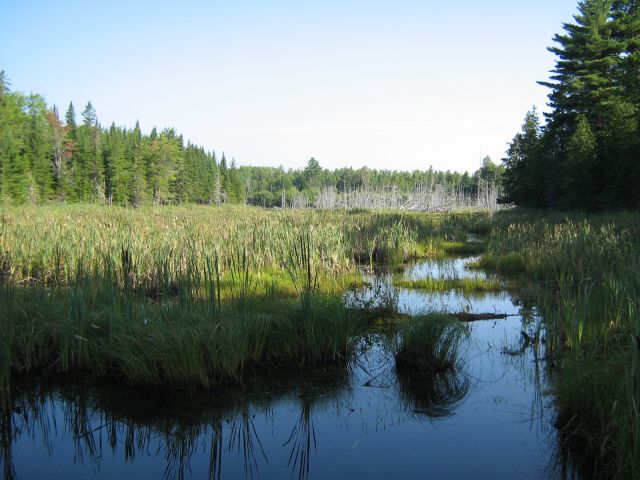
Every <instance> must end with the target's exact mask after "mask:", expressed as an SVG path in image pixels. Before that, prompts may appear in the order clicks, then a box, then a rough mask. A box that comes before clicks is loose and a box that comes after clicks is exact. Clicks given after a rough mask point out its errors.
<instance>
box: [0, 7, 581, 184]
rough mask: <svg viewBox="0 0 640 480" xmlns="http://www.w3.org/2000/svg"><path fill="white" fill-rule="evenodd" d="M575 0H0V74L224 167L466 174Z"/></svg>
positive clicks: (517, 106)
mask: <svg viewBox="0 0 640 480" xmlns="http://www.w3.org/2000/svg"><path fill="white" fill-rule="evenodd" d="M576 11H577V0H536V1H531V0H503V1H497V0H485V1H478V0H458V1H455V2H443V1H431V0H421V1H418V0H341V1H338V0H315V1H311V0H261V1H259V0H235V1H221V0H210V1H197V0H181V1H180V2H177V1H171V2H166V1H162V0H155V1H146V0H141V1H137V0H129V1H126V2H125V1H120V0H112V1H105V0H103V1H86V0H84V1H64V0H60V1H56V2H52V1H31V0H0V70H4V71H5V73H6V75H7V77H8V78H9V80H10V82H11V88H12V89H13V90H17V91H22V92H24V93H30V92H34V93H39V94H42V95H44V97H45V98H46V100H47V102H48V103H49V104H50V105H52V104H56V105H58V107H59V110H60V111H61V113H62V114H63V113H64V112H65V111H66V108H67V106H68V104H69V102H70V101H73V103H74V106H75V109H76V112H77V113H78V116H79V113H80V112H81V111H82V110H83V108H84V106H85V105H86V103H87V102H88V101H89V100H90V101H91V102H92V104H93V106H94V107H95V109H96V111H97V115H98V119H99V121H100V123H101V124H102V125H103V126H108V125H110V124H111V123H112V122H114V123H115V124H116V125H122V126H126V127H129V128H131V127H133V126H134V125H135V122H136V121H139V122H140V126H141V128H142V130H143V132H149V131H150V130H151V129H152V128H153V127H154V126H156V127H158V129H162V128H165V127H173V128H175V129H176V130H177V131H178V132H179V133H181V134H183V135H184V138H185V139H188V140H190V141H191V142H193V143H195V144H198V145H201V146H203V147H205V148H206V149H207V150H215V152H216V153H217V154H218V155H220V154H221V153H222V152H225V154H226V156H227V157H228V158H235V160H236V162H237V163H238V164H239V165H266V166H279V165H283V166H284V167H285V168H300V167H303V166H304V165H305V164H306V163H307V161H308V160H309V158H311V157H314V158H316V159H317V160H318V161H319V162H320V165H321V166H322V167H324V168H332V169H333V168H340V167H353V168H360V167H362V166H365V165H366V166H368V167H369V168H376V169H390V170H415V169H422V170H423V169H428V168H429V167H430V166H432V167H433V168H434V169H436V170H452V171H453V170H455V171H460V172H462V171H474V170H476V169H477V168H478V167H479V166H480V165H481V160H482V158H483V157H484V156H485V155H489V156H490V157H491V158H492V159H493V160H494V161H498V160H499V159H500V158H502V157H503V156H504V153H505V150H506V148H507V147H508V142H509V141H510V140H511V139H512V138H513V136H514V135H515V134H516V133H517V132H518V130H519V129H520V125H521V124H522V120H523V118H524V115H525V113H526V112H527V110H529V109H530V108H531V107H532V106H536V107H537V108H538V109H539V110H543V111H544V110H545V108H546V102H547V98H546V96H547V93H548V92H547V89H546V88H545V87H542V86H540V85H538V84H537V83H536V81H538V80H545V79H547V78H548V75H549V71H550V70H551V69H552V68H553V66H554V63H555V57H554V55H553V54H552V53H550V52H548V51H547V47H548V46H550V45H552V37H553V35H554V34H556V33H560V32H561V31H562V24H563V22H570V21H572V17H573V15H574V14H575V13H576Z"/></svg>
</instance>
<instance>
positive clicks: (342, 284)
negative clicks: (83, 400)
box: [0, 205, 460, 392]
mask: <svg viewBox="0 0 640 480" xmlns="http://www.w3.org/2000/svg"><path fill="white" fill-rule="evenodd" d="M451 218H453V217H451ZM0 219H1V222H0V232H1V235H0V293H1V295H0V358H2V360H3V361H2V365H1V366H0V386H1V388H2V391H3V392H7V391H8V390H10V386H11V382H12V378H15V377H16V376H20V375H26V374H30V373H33V372H43V373H57V374H71V373H74V372H86V373H88V374H90V375H94V376H99V377H107V378H117V379H123V380H125V381H127V382H129V383H131V384H139V385H145V386H153V387H160V388H199V387H204V388H207V387H211V386H212V385H214V384H217V383H221V382H227V381H238V380H240V379H241V378H243V377H244V376H245V375H246V374H247V373H248V372H251V371H255V370H257V369H262V368H278V367H288V366H302V365H318V364H323V363H335V362H338V363H341V362H345V361H346V360H347V358H348V356H349V353H350V349H351V348H352V342H353V338H354V335H355V334H356V332H358V330H359V328H360V323H361V321H362V318H363V315H361V314H360V313H359V312H357V311H356V310H354V309H353V308H351V307H350V308H346V307H345V306H344V305H343V301H342V297H343V294H344V292H345V291H346V290H347V286H348V285H349V284H353V283H354V281H357V280H358V279H359V273H358V271H357V268H356V267H357V263H358V262H359V261H360V260H364V261H366V262H367V263H369V262H371V263H378V262H383V263H390V264H399V263H401V262H403V261H404V260H406V259H408V258H411V257H412V256H414V255H415V252H417V251H420V252H430V253H434V254H435V253H437V252H439V251H442V249H441V246H442V245H443V242H444V241H446V240H451V239H452V238H454V237H455V236H460V234H459V232H457V230H456V229H455V227H454V225H453V223H452V221H451V219H450V218H449V217H447V220H446V221H443V218H442V217H439V216H432V215H420V214H409V213H397V212H378V213H372V212H366V211H361V212H345V211H263V210H260V209H256V208H233V207H229V208H220V209H217V208H210V207H193V206H191V207H189V208H183V207H166V208H151V207H149V208H143V209H134V210H132V209H124V208H118V207H113V208H112V207H104V206H103V207H100V206H95V205H94V206H86V205H66V206H60V205H58V206H49V207H20V208H14V207H2V212H0ZM365 248H366V251H367V254H366V255H365V256H364V258H363V256H362V255H361V252H362V251H363V250H364V249H365Z"/></svg>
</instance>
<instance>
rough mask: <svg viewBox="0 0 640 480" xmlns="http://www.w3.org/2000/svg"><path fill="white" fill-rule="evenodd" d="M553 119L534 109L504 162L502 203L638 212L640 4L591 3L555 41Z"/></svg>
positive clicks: (623, 0) (631, 0) (620, 0)
mask: <svg viewBox="0 0 640 480" xmlns="http://www.w3.org/2000/svg"><path fill="white" fill-rule="evenodd" d="M553 40H554V46H552V47H550V48H549V50H550V51H551V52H553V53H554V54H555V55H556V56H557V60H556V65H555V68H554V70H553V71H552V76H551V79H550V81H548V82H539V83H540V84H542V85H544V86H546V87H548V88H549V89H550V93H549V107H550V112H549V113H546V114H545V115H544V121H541V118H540V115H539V114H538V112H537V111H536V110H535V109H533V110H531V111H530V112H528V113H527V115H526V116H525V119H524V122H523V125H522V129H521V131H520V132H519V133H518V134H517V135H516V136H515V137H514V138H513V140H512V142H511V144H510V146H509V149H508V151H507V156H506V158H505V159H504V160H503V163H504V166H505V174H504V178H503V184H504V194H503V197H502V198H501V201H503V202H505V203H514V204H518V205H524V206H532V207H556V208H581V209H594V210H595V209H612V208H634V207H638V206H639V205H640V129H639V128H638V127H639V122H640V1H638V0H616V1H612V0H585V1H581V2H579V4H578V14H577V15H575V17H574V22H573V23H566V24H564V33H562V34H557V35H556V36H555V37H554V39H553Z"/></svg>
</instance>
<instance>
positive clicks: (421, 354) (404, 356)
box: [393, 314, 469, 375]
mask: <svg viewBox="0 0 640 480" xmlns="http://www.w3.org/2000/svg"><path fill="white" fill-rule="evenodd" d="M468 337H469V329H468V327H467V326H466V325H465V324H463V323H462V322H459V321H458V320H456V319H455V318H453V317H449V316H447V315H444V314H430V315H426V316H422V317H412V318H409V319H407V320H406V324H405V325H403V326H402V327H401V328H400V331H399V333H398V337H397V340H396V342H397V343H396V344H395V345H394V347H393V350H394V355H395V358H396V367H397V368H398V369H404V370H406V369H418V370H421V371H423V372H428V373H430V374H432V375H436V374H438V373H441V372H446V371H448V370H452V369H456V368H458V367H459V363H460V358H459V353H460V348H461V346H462V342H463V341H464V340H466V339H468Z"/></svg>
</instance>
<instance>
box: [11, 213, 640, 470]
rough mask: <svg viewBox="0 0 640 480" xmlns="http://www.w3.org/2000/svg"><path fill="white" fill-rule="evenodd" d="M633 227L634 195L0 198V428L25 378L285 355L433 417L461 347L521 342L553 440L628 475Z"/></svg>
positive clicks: (216, 374)
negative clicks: (484, 206)
mask: <svg viewBox="0 0 640 480" xmlns="http://www.w3.org/2000/svg"><path fill="white" fill-rule="evenodd" d="M638 229H639V222H638V216H637V215H636V214H617V215H590V216H584V215H572V216H567V215H559V214H549V215H546V216H542V215H540V214H539V213H535V212H520V211H515V212H502V213H499V214H495V215H489V214H482V213H474V214H473V213H460V214H448V215H428V214H407V213H393V212H377V213H372V212H367V211H362V210H358V211H311V210H308V211H302V210H299V211H264V210H259V209H252V208H222V209H210V208H207V207H198V208H189V209H187V208H162V209H154V208H148V209H144V208H143V209H137V210H127V209H120V208H106V207H97V206H89V207H87V206H56V207H40V208H36V207H33V208H26V207H23V208H20V209H18V208H5V209H3V211H2V226H1V235H0V265H1V272H0V316H1V323H0V329H1V335H0V339H1V340H0V342H1V345H0V349H1V350H0V355H1V356H2V362H1V367H0V369H1V370H0V379H1V381H2V406H3V412H4V420H3V422H4V424H3V425H4V427H3V428H5V427H6V428H9V427H8V426H11V425H14V427H15V422H16V421H18V420H16V415H17V413H16V412H22V411H25V408H24V407H23V406H22V405H21V404H20V403H19V402H21V401H22V400H20V399H21V398H24V395H25V390H24V389H25V388H26V387H24V385H25V384H29V383H30V382H31V383H32V384H33V382H35V384H36V385H38V384H42V385H44V384H45V383H46V384H48V385H53V386H52V387H51V388H53V389H54V390H55V389H56V388H58V387H57V386H56V385H57V384H59V383H60V382H61V381H62V380H63V379H64V380H65V382H67V383H68V382H70V381H71V382H80V384H82V385H85V386H86V387H83V388H87V389H90V388H93V386H95V385H98V384H103V385H104V384H106V385H113V384H114V383H115V384H118V385H126V386H127V388H134V389H135V390H134V391H137V389H139V388H144V389H149V388H151V389H152V393H148V394H145V395H153V396H155V397H156V398H161V396H163V395H167V394H171V395H174V394H180V395H182V394H187V395H190V396H195V397H201V396H203V395H204V397H202V398H209V396H210V395H211V393H212V392H232V391H237V389H238V388H244V387H238V386H237V385H247V384H250V383H252V382H254V381H257V380H259V379H261V378H276V377H277V378H280V377H283V378H284V377H287V376H290V375H292V372H294V371H296V372H305V371H306V372H312V371H334V372H335V371H342V372H343V373H342V374H340V377H341V378H344V379H345V380H344V382H343V385H345V388H346V390H347V391H349V390H350V389H352V388H355V387H354V383H353V382H354V380H353V379H354V378H356V377H357V378H359V380H358V382H360V383H359V384H360V385H362V386H363V387H364V390H362V389H360V390H359V391H361V393H362V392H364V393H362V395H365V393H366V392H367V391H368V390H367V389H370V388H376V389H382V390H383V391H384V389H386V388H389V387H390V386H395V387H394V388H395V390H394V392H396V393H395V394H394V395H395V396H394V397H393V398H394V399H395V400H393V401H392V404H393V402H401V404H402V405H404V406H403V408H404V409H406V411H407V412H409V413H410V414H411V417H412V418H414V420H418V419H420V418H422V417H425V418H428V419H429V422H433V421H436V420H437V419H443V420H442V421H445V420H444V419H445V418H446V419H448V418H450V417H451V415H453V414H454V413H456V415H458V414H459V413H460V412H461V411H463V410H464V402H463V400H464V399H465V398H473V396H474V395H475V394H477V392H476V393H474V391H475V390H478V389H480V390H482V388H480V387H479V386H478V385H479V384H478V383H477V381H474V380H473V379H474V378H475V379H477V378H483V375H486V371H493V369H494V368H495V367H493V366H492V367H483V368H484V369H487V370H484V369H482V370H480V371H475V370H474V369H477V368H478V365H483V364H484V363H483V362H487V361H488V362H491V363H492V364H493V363H495V362H496V361H497V360H496V358H498V359H500V360H499V363H500V364H501V365H502V367H501V368H504V369H507V370H505V371H509V372H512V371H513V372H524V371H527V372H528V371H529V368H528V367H525V366H524V363H522V362H521V363H517V362H518V361H519V360H518V359H522V358H530V359H531V361H532V365H535V369H534V371H533V372H532V373H527V382H532V383H531V384H532V385H533V387H532V388H531V390H532V391H533V392H538V393H536V394H535V395H534V397H533V399H531V400H527V401H528V402H531V405H533V407H531V406H530V407H527V408H525V409H524V410H530V411H531V412H533V411H539V412H542V413H536V414H535V418H540V419H544V421H545V422H546V425H550V424H551V423H554V422H555V424H556V425H557V427H558V428H559V432H560V436H559V437H558V439H557V440H554V441H557V443H558V444H559V445H560V446H561V447H562V448H560V449H559V450H558V458H560V459H563V461H565V462H568V464H569V465H570V466H571V467H570V468H573V466H574V465H575V466H577V467H579V468H578V469H579V470H580V474H581V475H584V476H588V475H587V473H588V472H589V471H590V470H591V469H594V468H595V471H596V475H597V476H611V477H616V478H633V477H634V476H636V475H637V474H638V470H637V469H638V466H637V462H636V460H635V459H636V458H638V455H639V451H638V440H639V439H638V431H639V428H640V425H639V423H638V409H637V402H638V394H639V390H640V387H639V385H638V377H637V369H638V358H639V357H638V355H639V353H640V349H639V347H638V338H639V335H640V327H639V324H638V315H637V311H638V310H637V308H638V306H637V299H638V298H640V295H639V294H640V290H639V289H640V285H639V284H638V278H640V276H639V275H638V272H640V265H638V258H639V256H638V251H640V250H639V247H640V245H638V238H640V235H639V233H640V232H638ZM478 236H479V237H480V241H479V240H478ZM452 252H455V253H456V254H461V253H465V254H467V255H470V254H472V255H476V256H473V257H456V256H453V257H452ZM480 252H484V253H482V254H481V255H480V256H478V255H479V253H480ZM417 260H418V262H417V263H416V261H417ZM507 286H508V287H509V292H510V293H507V291H505V289H506V288H507ZM465 315H466V316H465ZM467 317H468V318H469V319H481V318H494V319H503V320H488V321H480V322H477V324H476V322H473V323H471V324H466V323H462V322H460V321H458V320H456V318H458V319H467ZM507 317H508V318H507ZM492 329H493V330H492ZM500 329H505V330H504V332H503V331H502V330H500ZM507 329H508V333H506V332H507ZM483 332H484V333H483ZM497 332H503V333H497ZM485 334H486V335H489V337H487V338H488V340H480V339H481V338H483V337H482V336H483V335H485ZM367 338H368V339H370V340H366V339H367ZM371 339H373V340H371ZM483 342H485V343H483ZM487 344H488V345H489V348H488V349H487ZM471 352H475V353H473V355H472V354H471ZM496 356H497V357H496ZM485 357H486V358H487V360H482V361H481V360H479V359H481V358H485ZM489 359H491V360H489ZM523 362H524V360H523ZM545 365H546V367H545ZM510 369H513V370H510ZM354 372H356V373H355V374H354ZM469 372H474V373H473V374H470V373H469ZM520 374H521V373H518V375H520ZM331 375H332V374H331ZM353 375H355V377H354V376H353ZM509 375H512V373H510V374H509ZM547 375H549V376H550V381H549V380H547V379H546V376H547ZM303 376H304V373H303ZM336 378H338V377H336ZM506 378H509V376H508V375H507V377H506ZM25 382H26V383H25ZM42 382H44V383H42ZM312 383H313V382H312ZM234 385H235V386H234ZM513 385H516V386H517V385H518V382H513ZM513 385H512V386H511V387H509V388H513ZM265 388H266V390H267V391H269V390H270V388H271V387H265ZM292 388H293V389H294V390H295V389H296V388H298V387H292ZM29 389H31V390H29V391H32V389H33V387H29ZM36 389H37V387H36ZM416 389H417V390H416ZM548 389H550V390H551V391H553V392H554V394H555V397H554V398H555V400H554V402H555V403H554V404H551V403H549V401H548V400H546V401H545V400H544V397H545V394H544V393H542V392H543V391H545V390H548ZM145 391H148V390H145ZM412 391H420V392H422V393H420V394H419V395H418V396H417V397H416V396H414V395H413V394H412V393H411V392H412ZM506 391H509V392H511V391H512V390H509V389H507V390H506ZM171 392H173V393H171ZM181 392H182V393H181ZM216 395H217V394H216ZM260 395H263V394H262V393H261V394H260ZM284 395H285V397H287V398H288V395H289V394H286V393H285V394H284ZM359 395H360V394H359ZM491 395H493V396H494V402H496V403H495V404H496V405H500V403H501V402H502V400H499V399H500V398H501V396H500V395H501V394H498V393H492V394H491ZM513 395H519V394H516V393H513ZM332 396H333V394H329V397H332ZM339 396H340V395H338V397H339ZM303 397H305V396H304V395H303ZM383 397H384V398H387V397H385V396H384V395H383ZM305 398H306V397H305ZM359 398H360V397H359ZM362 398H366V395H365V397H362ZM357 401H361V398H360V400H357ZM388 401H390V400H388V399H387V400H385V402H388ZM545 402H547V403H545ZM543 404H544V405H543ZM553 405H555V406H553ZM56 408H57V407H56ZM74 408H75V407H74ZM305 408H306V409H303V410H302V411H301V413H300V419H301V421H302V423H301V424H300V426H298V427H297V429H296V430H295V432H294V433H293V434H292V435H293V437H292V438H291V439H290V441H288V442H284V443H287V445H290V446H292V448H295V449H297V451H298V453H297V454H293V457H292V460H291V461H292V462H293V464H294V465H295V468H296V469H297V470H296V471H297V474H298V475H299V476H301V477H304V476H305V475H307V474H308V473H309V471H310V469H311V467H310V463H309V462H310V454H309V451H311V450H313V448H312V447H311V445H315V442H316V439H315V437H314V435H315V431H314V427H313V418H314V413H313V412H314V411H315V410H314V407H313V402H311V404H309V405H307V406H306V407H305ZM385 408H386V407H385ZM389 408H392V409H393V408H397V407H392V406H391V404H389ZM556 408H557V410H556ZM250 410H251V409H250ZM516 410H517V411H522V405H520V406H519V407H517V408H516ZM245 413H246V412H245ZM238 415H239V413H238ZM532 415H533V414H532ZM232 416H233V418H234V419H236V420H237V418H238V417H237V416H236V414H233V415H232ZM414 420H411V421H414ZM234 421H235V420H234ZM437 421H440V420H437ZM446 421H449V420H446ZM451 421H453V420H451ZM7 422H9V423H7ZM11 422H13V423H11ZM541 422H542V420H541ZM14 427H11V428H14ZM118 428H120V427H118ZM541 428H543V427H541ZM195 432H197V434H198V435H200V434H201V433H202V432H204V431H203V430H197V429H196V430H195ZM238 432H240V430H238ZM14 433H15V432H14ZM5 434H6V435H9V433H7V432H4V433H3V435H5ZM238 434H240V433H238ZM12 435H13V434H12ZM198 435H196V437H197V436H198ZM234 435H236V434H234ZM7 438H9V437H7ZM198 438H201V437H198ZM234 438H236V437H234ZM246 438H247V439H250V436H249V437H246ZM285 440H286V439H285ZM281 443H282V442H281ZM216 445H217V444H216ZM171 448H172V449H173V448H174V447H171ZM176 448H177V447H176ZM172 451H173V450H172ZM578 452H582V453H578ZM7 455H9V457H11V455H13V454H10V453H7ZM6 458H8V457H6ZM6 458H5V460H4V462H5V467H6V468H8V467H7V465H9V464H11V465H12V464H13V461H10V460H7V459H6ZM551 460H553V459H549V458H547V460H546V461H547V462H550V461H551ZM258 463H261V462H260V461H258ZM560 463H562V462H560ZM581 466H582V467H581ZM254 467H255V462H254ZM172 468H173V467H172ZM216 468H217V467H216ZM247 468H249V467H247ZM252 468H253V467H252ZM214 470H215V471H218V470H216V469H214ZM305 472H306V473H305ZM245 474H246V475H249V476H250V475H251V472H250V471H249V470H247V471H245Z"/></svg>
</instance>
